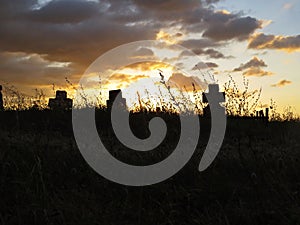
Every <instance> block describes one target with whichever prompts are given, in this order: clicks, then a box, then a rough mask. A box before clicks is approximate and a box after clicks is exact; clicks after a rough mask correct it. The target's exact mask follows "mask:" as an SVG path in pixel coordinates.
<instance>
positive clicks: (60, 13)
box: [28, 0, 100, 23]
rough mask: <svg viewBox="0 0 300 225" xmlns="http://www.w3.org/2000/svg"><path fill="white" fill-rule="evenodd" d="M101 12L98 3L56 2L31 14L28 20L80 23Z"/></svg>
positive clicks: (73, 0) (82, 0) (75, 0)
mask: <svg viewBox="0 0 300 225" xmlns="http://www.w3.org/2000/svg"><path fill="white" fill-rule="evenodd" d="M99 10H100V9H98V5H97V3H96V2H91V1H85V0H54V1H51V2H49V3H48V4H47V5H46V6H44V7H42V8H40V9H36V10H33V11H31V12H29V13H28V18H30V19H32V20H34V21H38V22H45V23H78V22H82V21H84V20H86V19H89V18H91V17H93V16H96V15H97V13H98V11H99ZM54 15H55V16H54Z"/></svg>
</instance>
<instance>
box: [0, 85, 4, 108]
mask: <svg viewBox="0 0 300 225" xmlns="http://www.w3.org/2000/svg"><path fill="white" fill-rule="evenodd" d="M3 110H4V106H3V96H2V85H0V111H3Z"/></svg>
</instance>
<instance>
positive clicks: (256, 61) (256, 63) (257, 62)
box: [233, 57, 268, 72]
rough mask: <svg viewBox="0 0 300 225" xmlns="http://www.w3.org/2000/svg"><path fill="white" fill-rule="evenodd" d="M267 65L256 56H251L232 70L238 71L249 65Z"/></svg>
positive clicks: (257, 66)
mask: <svg viewBox="0 0 300 225" xmlns="http://www.w3.org/2000/svg"><path fill="white" fill-rule="evenodd" d="M267 66H268V65H267V64H266V63H265V62H264V61H263V60H262V59H259V58H257V57H253V58H252V59H251V60H250V61H249V62H247V63H245V64H241V65H240V66H239V67H237V68H235V69H234V70H233V72H239V71H243V70H246V69H249V68H251V67H255V68H260V67H267Z"/></svg>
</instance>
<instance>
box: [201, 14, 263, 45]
mask: <svg viewBox="0 0 300 225" xmlns="http://www.w3.org/2000/svg"><path fill="white" fill-rule="evenodd" d="M205 20H206V22H207V24H208V27H207V29H206V30H205V31H204V33H203V37H207V38H211V39H213V40H216V41H224V40H231V39H236V40H239V41H243V40H247V39H248V38H249V36H250V35H251V34H252V33H253V32H254V31H255V30H257V29H259V28H261V25H262V22H261V21H259V20H257V19H255V18H253V17H249V16H248V17H240V15H238V14H227V13H224V12H216V13H213V14H211V15H209V16H208V17H207V18H205Z"/></svg>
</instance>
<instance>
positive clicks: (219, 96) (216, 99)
mask: <svg viewBox="0 0 300 225" xmlns="http://www.w3.org/2000/svg"><path fill="white" fill-rule="evenodd" d="M208 99H209V101H208ZM224 101H225V93H224V92H219V85H218V84H209V85H208V93H203V102H204V103H209V104H210V105H211V106H213V107H215V106H218V105H219V103H221V102H224Z"/></svg>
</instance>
